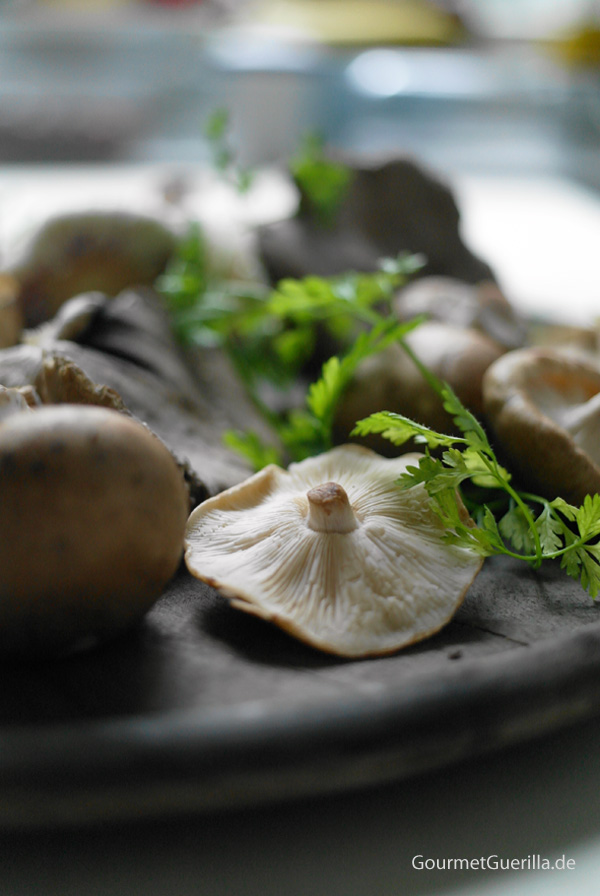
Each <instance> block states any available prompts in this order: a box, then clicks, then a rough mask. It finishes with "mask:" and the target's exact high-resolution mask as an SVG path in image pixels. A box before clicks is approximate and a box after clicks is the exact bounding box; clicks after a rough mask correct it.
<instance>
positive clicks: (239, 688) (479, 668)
mask: <svg viewBox="0 0 600 896" xmlns="http://www.w3.org/2000/svg"><path fill="white" fill-rule="evenodd" d="M599 680H600V606H596V605H595V604H594V603H593V601H592V600H591V599H590V598H589V596H588V595H587V594H585V593H584V592H583V591H582V590H581V589H580V587H579V586H578V585H577V583H575V582H572V581H571V580H569V579H566V578H565V577H564V576H563V575H562V573H560V571H557V570H555V569H551V568H543V569H542V570H540V571H538V572H535V573H534V572H533V571H530V570H529V569H528V568H527V567H524V566H523V565H518V564H516V563H514V562H513V561H510V560H507V559H506V558H501V559H500V558H497V559H494V560H488V561H486V564H485V566H484V569H483V571H482V572H481V574H480V575H479V577H478V578H477V579H476V581H475V582H474V584H473V585H472V587H471V589H470V591H469V593H468V594H467V597H466V599H465V602H464V604H463V606H462V607H461V609H460V610H459V612H458V614H457V615H456V617H455V619H454V620H453V621H452V622H451V623H450V624H449V625H448V626H447V627H446V628H445V629H444V630H443V631H442V632H441V633H439V634H438V635H437V636H435V637H434V638H432V639H430V640H429V641H426V642H423V643H422V644H420V645H416V646H414V647H411V648H409V649H407V650H405V651H402V652H400V653H398V654H396V655H394V656H389V657H384V658H379V659H368V660H363V661H348V660H339V659H336V658H334V657H329V656H326V655H323V654H320V653H317V652H316V651H313V650H312V649H310V648H308V647H305V646H304V645H302V644H300V643H298V642H296V641H294V640H293V639H291V638H290V637H288V636H287V635H286V634H284V633H283V632H280V631H279V630H277V629H276V628H274V627H272V626H270V625H269V624H267V623H265V622H262V621H261V620H258V619H256V618H253V617H251V616H247V615H245V614H243V613H241V612H239V611H236V610H234V609H232V608H231V607H230V606H229V605H228V603H227V602H226V601H225V600H223V599H222V598H221V597H220V596H219V595H217V594H216V592H214V591H213V590H212V589H210V588H208V587H207V586H205V585H203V584H202V583H200V582H197V581H196V580H194V579H192V578H191V577H190V576H189V575H188V574H187V573H186V572H185V571H182V572H181V573H180V574H179V576H178V577H177V578H176V580H175V581H174V582H173V583H172V585H171V587H170V588H169V590H168V592H167V593H166V594H165V595H164V596H163V598H161V600H160V601H159V602H158V604H157V605H156V606H155V607H154V608H153V610H152V611H151V612H150V613H149V614H148V615H147V617H146V618H145V620H144V622H143V624H142V625H141V627H140V628H139V629H137V630H136V631H135V632H134V633H131V634H130V635H128V636H127V637H124V638H122V639H121V640H119V641H117V642H114V643H112V644H110V645H107V646H105V647H103V648H101V649H97V650H96V651H93V652H89V653H87V654H81V655H78V656H72V657H70V658H68V659H64V660H61V661H59V662H56V661H55V662H45V663H39V664H34V665H5V666H4V667H3V668H2V676H1V679H0V681H1V683H0V824H2V826H4V827H9V826H40V825H41V826H44V825H53V826H54V825H56V824H57V823H61V822H64V823H77V824H81V823H84V822H92V821H97V820H122V819H128V818H140V817H152V816H157V815H159V814H165V813H171V814H176V813H182V814H183V813H188V812H198V811H208V810H214V809H223V808H228V807H235V806H239V805H249V804H258V803H261V802H265V801H268V800H274V799H279V798H283V797H296V796H304V795H308V794H319V793H326V792H332V791H335V790H349V789H350V788H353V787H358V786H362V785H365V784H375V783H380V782H382V781H386V780H395V779H400V778H402V777H407V776H410V775H415V774H417V773H421V772H423V771H426V770H428V769H433V768H441V767H443V766H445V765H447V764H449V763H451V762H454V761H456V760H459V759H463V758H466V757H469V756H475V755H477V754H481V753H483V752H485V751H487V750H491V749H498V748H501V747H503V746H505V745H509V744H512V743H516V742H519V741H522V740H525V739H527V738H530V737H534V736H537V735H541V734H543V733H546V732H549V731H552V730H555V729H558V728H560V727H563V726H565V725H567V724H570V723H572V722H574V721H577V720H579V719H583V718H587V717H590V716H592V715H594V714H596V713H598V711H600V687H599V686H598V681H599Z"/></svg>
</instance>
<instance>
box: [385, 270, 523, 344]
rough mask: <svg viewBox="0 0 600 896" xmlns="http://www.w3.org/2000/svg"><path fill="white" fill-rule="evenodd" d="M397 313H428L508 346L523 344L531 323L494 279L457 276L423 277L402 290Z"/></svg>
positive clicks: (407, 316) (403, 316) (401, 315)
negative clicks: (472, 279) (466, 279)
mask: <svg viewBox="0 0 600 896" xmlns="http://www.w3.org/2000/svg"><path fill="white" fill-rule="evenodd" d="M394 313H395V314H396V316H397V317H398V318H399V319H400V320H410V319H411V318H413V317H417V316H419V315H421V314H426V315H427V316H428V317H430V318H432V319H433V320H440V321H444V322H445V323H449V324H454V326H457V327H468V328H473V329H476V330H481V332H483V333H486V334H487V335H488V336H489V337H490V339H493V340H494V341H495V342H496V343H498V345H501V346H502V347H503V348H505V349H513V348H520V347H521V346H522V345H523V344H524V343H525V341H526V338H527V329H528V325H527V324H526V323H525V321H524V320H523V319H522V318H521V317H520V316H519V315H518V314H517V312H516V311H515V310H514V308H513V307H512V305H511V304H510V302H509V301H508V299H507V298H506V297H505V296H504V294H503V293H502V291H501V290H500V288H499V286H498V285H497V284H496V283H494V281H493V280H481V281H480V282H479V283H465V282H464V281H463V280H458V279H457V278H455V277H439V276H438V277H435V276H429V277H420V278H419V279H417V280H413V281H412V282H411V283H409V284H408V285H407V286H405V287H403V288H402V289H401V290H399V292H398V294H397V295H396V297H395V299H394Z"/></svg>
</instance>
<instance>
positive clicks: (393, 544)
mask: <svg viewBox="0 0 600 896" xmlns="http://www.w3.org/2000/svg"><path fill="white" fill-rule="evenodd" d="M417 457H418V456H417V455H414V454H413V455H405V456H404V457H403V458H396V459H392V460H390V459H386V458H382V457H380V456H379V455H377V454H375V453H374V452H372V451H370V450H369V449H367V448H363V447H362V446H357V445H343V446H340V447H338V448H334V449H333V450H331V451H329V452H327V453H325V454H322V455H320V456H317V457H314V458H309V459H308V460H305V461H302V462H301V463H298V464H292V465H291V466H290V467H289V469H288V470H287V471H285V470H283V469H281V468H280V467H276V466H273V465H271V466H269V467H265V469H264V470H262V471H261V472H260V473H257V474H256V475H255V476H252V477H251V478H250V479H248V480H247V481H246V482H244V483H242V484H240V485H238V486H234V487H233V488H231V489H228V490H227V491H225V492H223V493H221V494H220V495H217V496H216V497H214V498H211V499H209V500H208V501H206V502H205V503H204V504H201V505H200V506H199V507H197V508H196V510H195V511H194V512H193V513H192V514H191V516H190V519H189V521H188V525H187V530H186V555H185V556H186V563H187V566H188V569H189V570H190V572H191V573H192V574H193V575H195V576H197V577H198V578H199V579H202V580H203V581H205V582H207V583H208V584H210V585H212V586H214V587H215V588H217V589H218V590H219V591H221V592H222V593H223V594H224V595H225V596H226V597H228V598H229V599H230V600H231V601H232V603H233V605H234V606H236V607H238V608H239V609H241V610H245V611H246V612H248V613H253V614H255V615H257V616H260V617H262V618H264V619H266V620H269V621H271V622H273V623H275V624H276V625H278V626H280V627H281V628H283V629H285V630H287V631H288V632H290V633H291V634H293V635H295V636H296V637H298V638H299V639H300V640H302V641H305V642H306V643H308V644H310V645H312V646H314V647H317V648H319V649H321V650H324V651H327V652H330V653H334V654H338V655H341V656H348V657H360V656H368V655H377V654H385V653H390V652H393V651H396V650H398V649H400V648H401V647H404V646H406V645H408V644H412V643H414V642H415V641H419V640H422V639H423V638H427V637H429V636H430V635H432V634H434V633H435V632H437V631H438V630H439V629H440V628H442V626H444V625H445V624H446V623H447V622H448V621H449V619H450V618H451V617H452V615H453V614H454V612H455V611H456V609H457V608H458V606H459V605H460V603H461V602H462V600H463V598H464V595H465V593H466V591H467V589H468V588H469V586H470V584H471V582H472V581H473V579H474V578H475V576H476V575H477V573H478V572H479V570H480V568H481V564H482V560H481V557H479V556H478V555H476V554H475V553H474V552H472V551H471V550H470V549H467V548H464V547H459V546H456V545H451V544H449V543H448V542H447V541H445V539H444V536H445V534H446V533H445V530H444V528H443V525H442V523H441V522H440V520H439V518H438V517H437V516H436V514H435V513H434V511H433V510H432V508H431V505H430V499H429V498H428V496H427V494H426V493H425V491H424V490H423V488H422V487H421V486H418V487H416V488H413V489H409V490H406V491H403V490H402V489H400V488H399V487H398V485H397V484H396V480H397V479H398V477H399V476H400V474H401V473H402V472H403V471H404V470H405V469H406V466H407V464H409V463H415V461H416V460H417ZM465 518H467V514H466V511H465Z"/></svg>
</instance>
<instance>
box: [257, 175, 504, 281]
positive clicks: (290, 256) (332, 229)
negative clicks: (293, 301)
mask: <svg viewBox="0 0 600 896" xmlns="http://www.w3.org/2000/svg"><path fill="white" fill-rule="evenodd" d="M336 161H341V162H342V164H343V165H344V166H345V167H346V168H347V170H348V172H349V174H350V181H349V185H348V189H347V190H346V192H345V193H344V195H343V197H342V201H341V203H340V206H339V208H338V209H337V214H336V215H335V220H334V221H333V222H325V223H324V222H323V221H322V220H321V218H320V217H319V215H318V214H316V213H315V212H314V211H313V210H312V208H311V205H310V203H309V202H307V197H306V196H305V195H304V194H302V190H301V198H300V207H299V210H298V213H297V214H296V215H295V216H294V217H292V218H289V219H286V220H283V221H277V222H275V223H272V224H268V225H265V226H263V227H261V228H259V230H258V245H259V251H260V256H261V259H262V261H263V264H264V266H265V269H266V271H267V273H268V275H269V278H270V279H271V281H272V282H277V281H279V280H281V279H282V278H284V277H304V276H309V275H314V274H316V275H317V276H330V275H332V274H343V273H345V272H346V271H348V270H355V271H356V270H360V271H373V270H375V269H376V268H377V264H378V262H379V260H380V259H381V257H382V256H386V255H391V256H395V255H397V254H398V252H402V251H410V252H420V253H423V255H424V256H425V258H426V260H427V263H426V267H425V268H424V269H423V271H422V273H423V274H441V275H445V276H449V277H456V278H458V279H462V280H465V281H466V282H470V283H471V282H478V281H480V280H486V279H493V274H492V271H491V268H490V267H489V265H488V264H487V263H486V262H485V261H483V260H481V259H480V258H478V257H477V256H476V255H475V254H474V253H473V252H472V251H471V250H470V248H469V247H468V246H467V245H466V244H465V243H464V241H463V239H462V237H461V233H460V212H459V209H458V206H457V204H456V201H455V198H454V195H453V193H452V191H451V190H450V189H449V187H448V186H447V185H446V184H444V183H443V182H442V181H440V180H438V179H437V177H435V176H433V175H432V174H430V173H429V172H427V171H426V170H425V169H423V168H422V167H420V166H419V165H416V164H415V163H414V162H413V161H412V160H410V159H408V158H395V157H391V158H390V157H383V158H372V159H367V158H364V157H359V158H351V157H344V158H342V159H339V160H336Z"/></svg>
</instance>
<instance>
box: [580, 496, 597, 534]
mask: <svg viewBox="0 0 600 896" xmlns="http://www.w3.org/2000/svg"><path fill="white" fill-rule="evenodd" d="M575 521H576V523H577V528H578V529H579V535H580V537H581V538H582V539H583V540H584V541H589V540H590V539H591V538H596V536H598V535H600V495H586V496H585V498H584V500H583V504H582V505H581V507H579V508H578V509H577V512H576V514H575Z"/></svg>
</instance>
